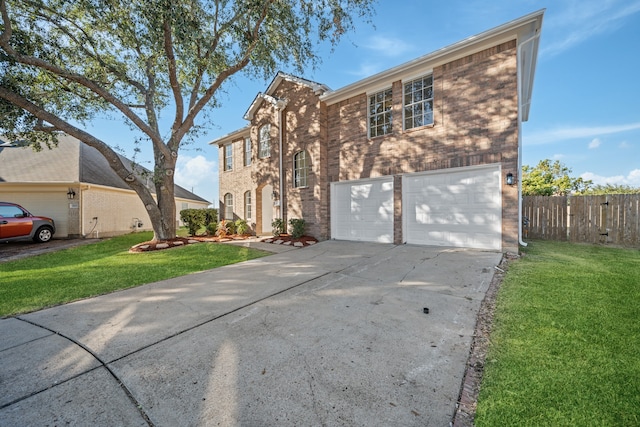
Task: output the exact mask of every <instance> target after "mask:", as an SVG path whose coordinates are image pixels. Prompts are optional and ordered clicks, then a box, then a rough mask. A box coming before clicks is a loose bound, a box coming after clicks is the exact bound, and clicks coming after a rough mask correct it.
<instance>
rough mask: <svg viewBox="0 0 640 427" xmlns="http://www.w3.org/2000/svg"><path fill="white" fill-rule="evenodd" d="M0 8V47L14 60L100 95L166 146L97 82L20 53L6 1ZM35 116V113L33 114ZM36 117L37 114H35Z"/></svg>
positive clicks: (148, 134)
mask: <svg viewBox="0 0 640 427" xmlns="http://www.w3.org/2000/svg"><path fill="white" fill-rule="evenodd" d="M0 8H1V12H2V18H3V20H4V25H5V31H4V32H3V33H2V35H1V36H0V47H2V49H3V50H4V51H5V52H6V53H7V55H9V56H10V57H11V58H12V59H13V60H15V61H16V62H18V63H21V64H24V65H31V66H34V67H36V68H40V69H42V70H45V71H48V72H50V73H52V74H54V75H57V76H59V77H62V78H64V79H65V80H68V81H71V82H75V83H78V84H79V85H81V86H84V87H86V88H87V89H89V90H90V91H91V92H93V93H95V94H96V95H98V96H99V97H100V98H102V99H104V100H105V101H107V102H108V103H110V104H112V105H113V106H115V107H116V108H117V109H118V110H119V111H120V112H122V114H124V115H125V116H126V117H127V118H128V119H129V120H131V121H132V122H133V123H134V124H135V125H136V126H138V128H140V130H142V132H144V133H145V134H146V135H147V136H148V137H149V138H150V139H151V140H152V141H154V143H158V144H162V145H164V142H163V141H162V139H161V138H160V134H159V133H158V132H154V130H153V129H151V128H150V127H149V126H148V125H147V124H146V123H145V122H144V121H142V119H140V117H138V115H137V114H135V113H134V112H133V111H132V110H131V109H130V108H129V107H128V106H127V104H125V103H124V102H122V101H121V100H120V99H118V98H117V97H115V96H114V95H112V94H111V93H110V92H109V91H107V90H105V89H104V88H102V87H101V86H100V85H98V84H97V83H96V82H94V81H92V80H90V79H88V78H87V77H85V76H82V75H80V74H76V73H72V72H70V71H67V70H65V69H63V68H61V67H59V66H56V65H53V64H51V63H49V62H47V61H45V60H43V59H40V58H36V57H33V56H29V55H22V54H20V53H18V52H17V51H16V50H15V49H14V48H13V47H12V46H11V44H10V43H9V39H10V37H11V23H10V21H9V15H8V13H7V10H6V1H5V0H0ZM32 114H33V113H32ZM34 115H35V114H34Z"/></svg>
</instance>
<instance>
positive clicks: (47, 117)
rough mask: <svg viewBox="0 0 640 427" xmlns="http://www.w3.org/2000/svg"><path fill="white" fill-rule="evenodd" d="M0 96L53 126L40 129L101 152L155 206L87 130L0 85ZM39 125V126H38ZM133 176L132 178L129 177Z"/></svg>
mask: <svg viewBox="0 0 640 427" xmlns="http://www.w3.org/2000/svg"><path fill="white" fill-rule="evenodd" d="M0 98H3V99H5V100H7V101H9V102H10V103H12V104H14V105H17V106H18V107H20V108H22V109H23V110H25V111H28V112H29V113H31V114H33V115H34V116H35V117H37V118H38V119H39V120H40V122H41V123H43V122H47V123H51V124H52V125H53V126H44V125H42V128H41V129H40V130H46V131H48V132H51V131H52V130H59V131H62V132H64V133H66V134H68V135H71V136H74V137H76V138H78V139H79V140H80V141H82V142H84V143H85V144H87V145H88V146H90V147H93V148H95V149H96V150H98V151H99V152H100V154H102V155H103V156H104V157H105V159H107V161H108V162H109V166H110V167H111V169H112V170H113V171H114V172H115V173H116V174H117V175H118V176H119V177H120V178H121V179H122V180H123V181H124V182H125V183H126V184H127V185H128V186H129V187H130V188H131V189H132V190H134V191H135V192H136V193H137V194H138V196H140V199H141V200H142V202H143V203H144V204H145V206H150V205H152V206H154V207H156V208H157V205H156V202H155V200H154V198H153V196H152V195H151V192H150V191H149V190H148V189H147V187H146V186H145V185H144V184H143V183H142V182H140V180H138V178H137V177H135V175H133V174H132V173H131V171H130V170H129V169H127V167H126V166H125V165H124V164H123V163H122V161H121V160H120V156H118V154H117V153H116V152H115V151H113V150H112V149H111V148H110V147H109V146H108V145H107V144H105V143H104V142H102V141H101V140H99V139H98V138H96V137H94V136H93V135H91V134H88V133H87V132H85V131H83V130H81V129H78V128H77V127H75V126H73V125H71V124H69V123H67V122H66V121H64V120H62V119H61V118H59V117H58V116H56V115H54V114H51V113H49V112H48V111H46V110H45V109H43V108H42V107H40V106H38V105H36V104H34V103H32V102H31V101H29V100H28V99H26V98H24V97H22V96H20V95H19V94H17V93H15V92H12V91H10V90H8V89H6V88H5V87H3V86H0ZM38 127H39V126H38ZM132 177H133V180H132V179H131V178H132Z"/></svg>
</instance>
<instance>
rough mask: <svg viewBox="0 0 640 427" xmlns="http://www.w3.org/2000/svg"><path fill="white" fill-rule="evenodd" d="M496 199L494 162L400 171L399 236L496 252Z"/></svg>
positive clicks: (498, 229)
mask: <svg viewBox="0 0 640 427" xmlns="http://www.w3.org/2000/svg"><path fill="white" fill-rule="evenodd" d="M501 200H502V198H501V195H500V167H499V165H491V166H484V167H468V168H455V169H451V170H448V171H446V172H443V171H437V172H429V173H417V174H409V175H404V176H403V177H402V208H403V209H402V210H403V236H404V239H403V240H404V241H405V242H407V243H415V244H421V245H437V246H455V247H468V248H480V249H495V250H500V249H501V247H502V238H501V237H502V202H501Z"/></svg>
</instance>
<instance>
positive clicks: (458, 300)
mask: <svg viewBox="0 0 640 427" xmlns="http://www.w3.org/2000/svg"><path fill="white" fill-rule="evenodd" d="M501 257H502V255H501V254H500V253H496V252H485V251H475V250H464V249H452V248H438V247H423V246H411V245H403V246H394V245H384V244H369V243H355V242H340V241H326V242H321V243H318V244H317V245H314V246H311V247H307V248H304V249H294V250H290V251H288V252H286V253H280V254H274V255H271V256H268V257H265V258H261V259H256V260H252V261H248V262H244V263H241V264H235V265H231V266H227V267H222V268H218V269H215V270H210V271H206V272H202V273H197V274H191V275H188V276H183V277H179V278H175V279H171V280H166V281H162V282H157V283H152V284H149V285H145V286H141V287H138V288H135V289H130V290H125V291H121V292H116V293H113V294H110V295H105V296H101V297H97V298H92V299H88V300H83V301H79V302H76V303H72V304H67V305H64V306H60V307H55V308H51V309H47V310H42V311H39V312H35V313H31V314H27V315H23V316H19V317H17V318H8V319H3V320H0V360H1V363H0V425H3V426H18V425H19V426H27V425H38V426H39V425H57V426H60V425H66V424H70V425H94V426H95V425H99V426H118V425H122V426H135V425H140V426H145V425H155V426H210V425H222V426H390V425H398V426H400V425H402V426H413V425H415V426H447V425H449V422H450V421H451V419H452V417H453V414H454V411H455V407H456V400H457V398H458V394H459V392H460V386H461V383H462V378H463V375H464V370H465V363H466V360H467V357H468V354H469V348H470V344H471V341H472V338H473V336H472V335H473V330H474V326H475V319H476V314H477V312H478V308H479V306H480V303H481V301H482V298H483V297H484V294H485V292H486V290H487V288H488V286H489V283H490V281H491V278H492V276H493V271H494V269H493V267H494V266H495V265H497V264H498V263H499V262H500V259H501ZM52 280H55V277H52ZM425 307H427V308H428V309H429V313H428V314H425V313H424V312H423V308H425Z"/></svg>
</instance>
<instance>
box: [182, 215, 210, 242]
mask: <svg viewBox="0 0 640 427" xmlns="http://www.w3.org/2000/svg"><path fill="white" fill-rule="evenodd" d="M205 210H206V209H183V210H181V211H180V219H182V222H184V223H185V224H186V225H187V228H188V229H189V235H190V236H195V235H196V234H197V233H198V230H200V228H202V226H203V225H204V224H205V218H206V213H205Z"/></svg>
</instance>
